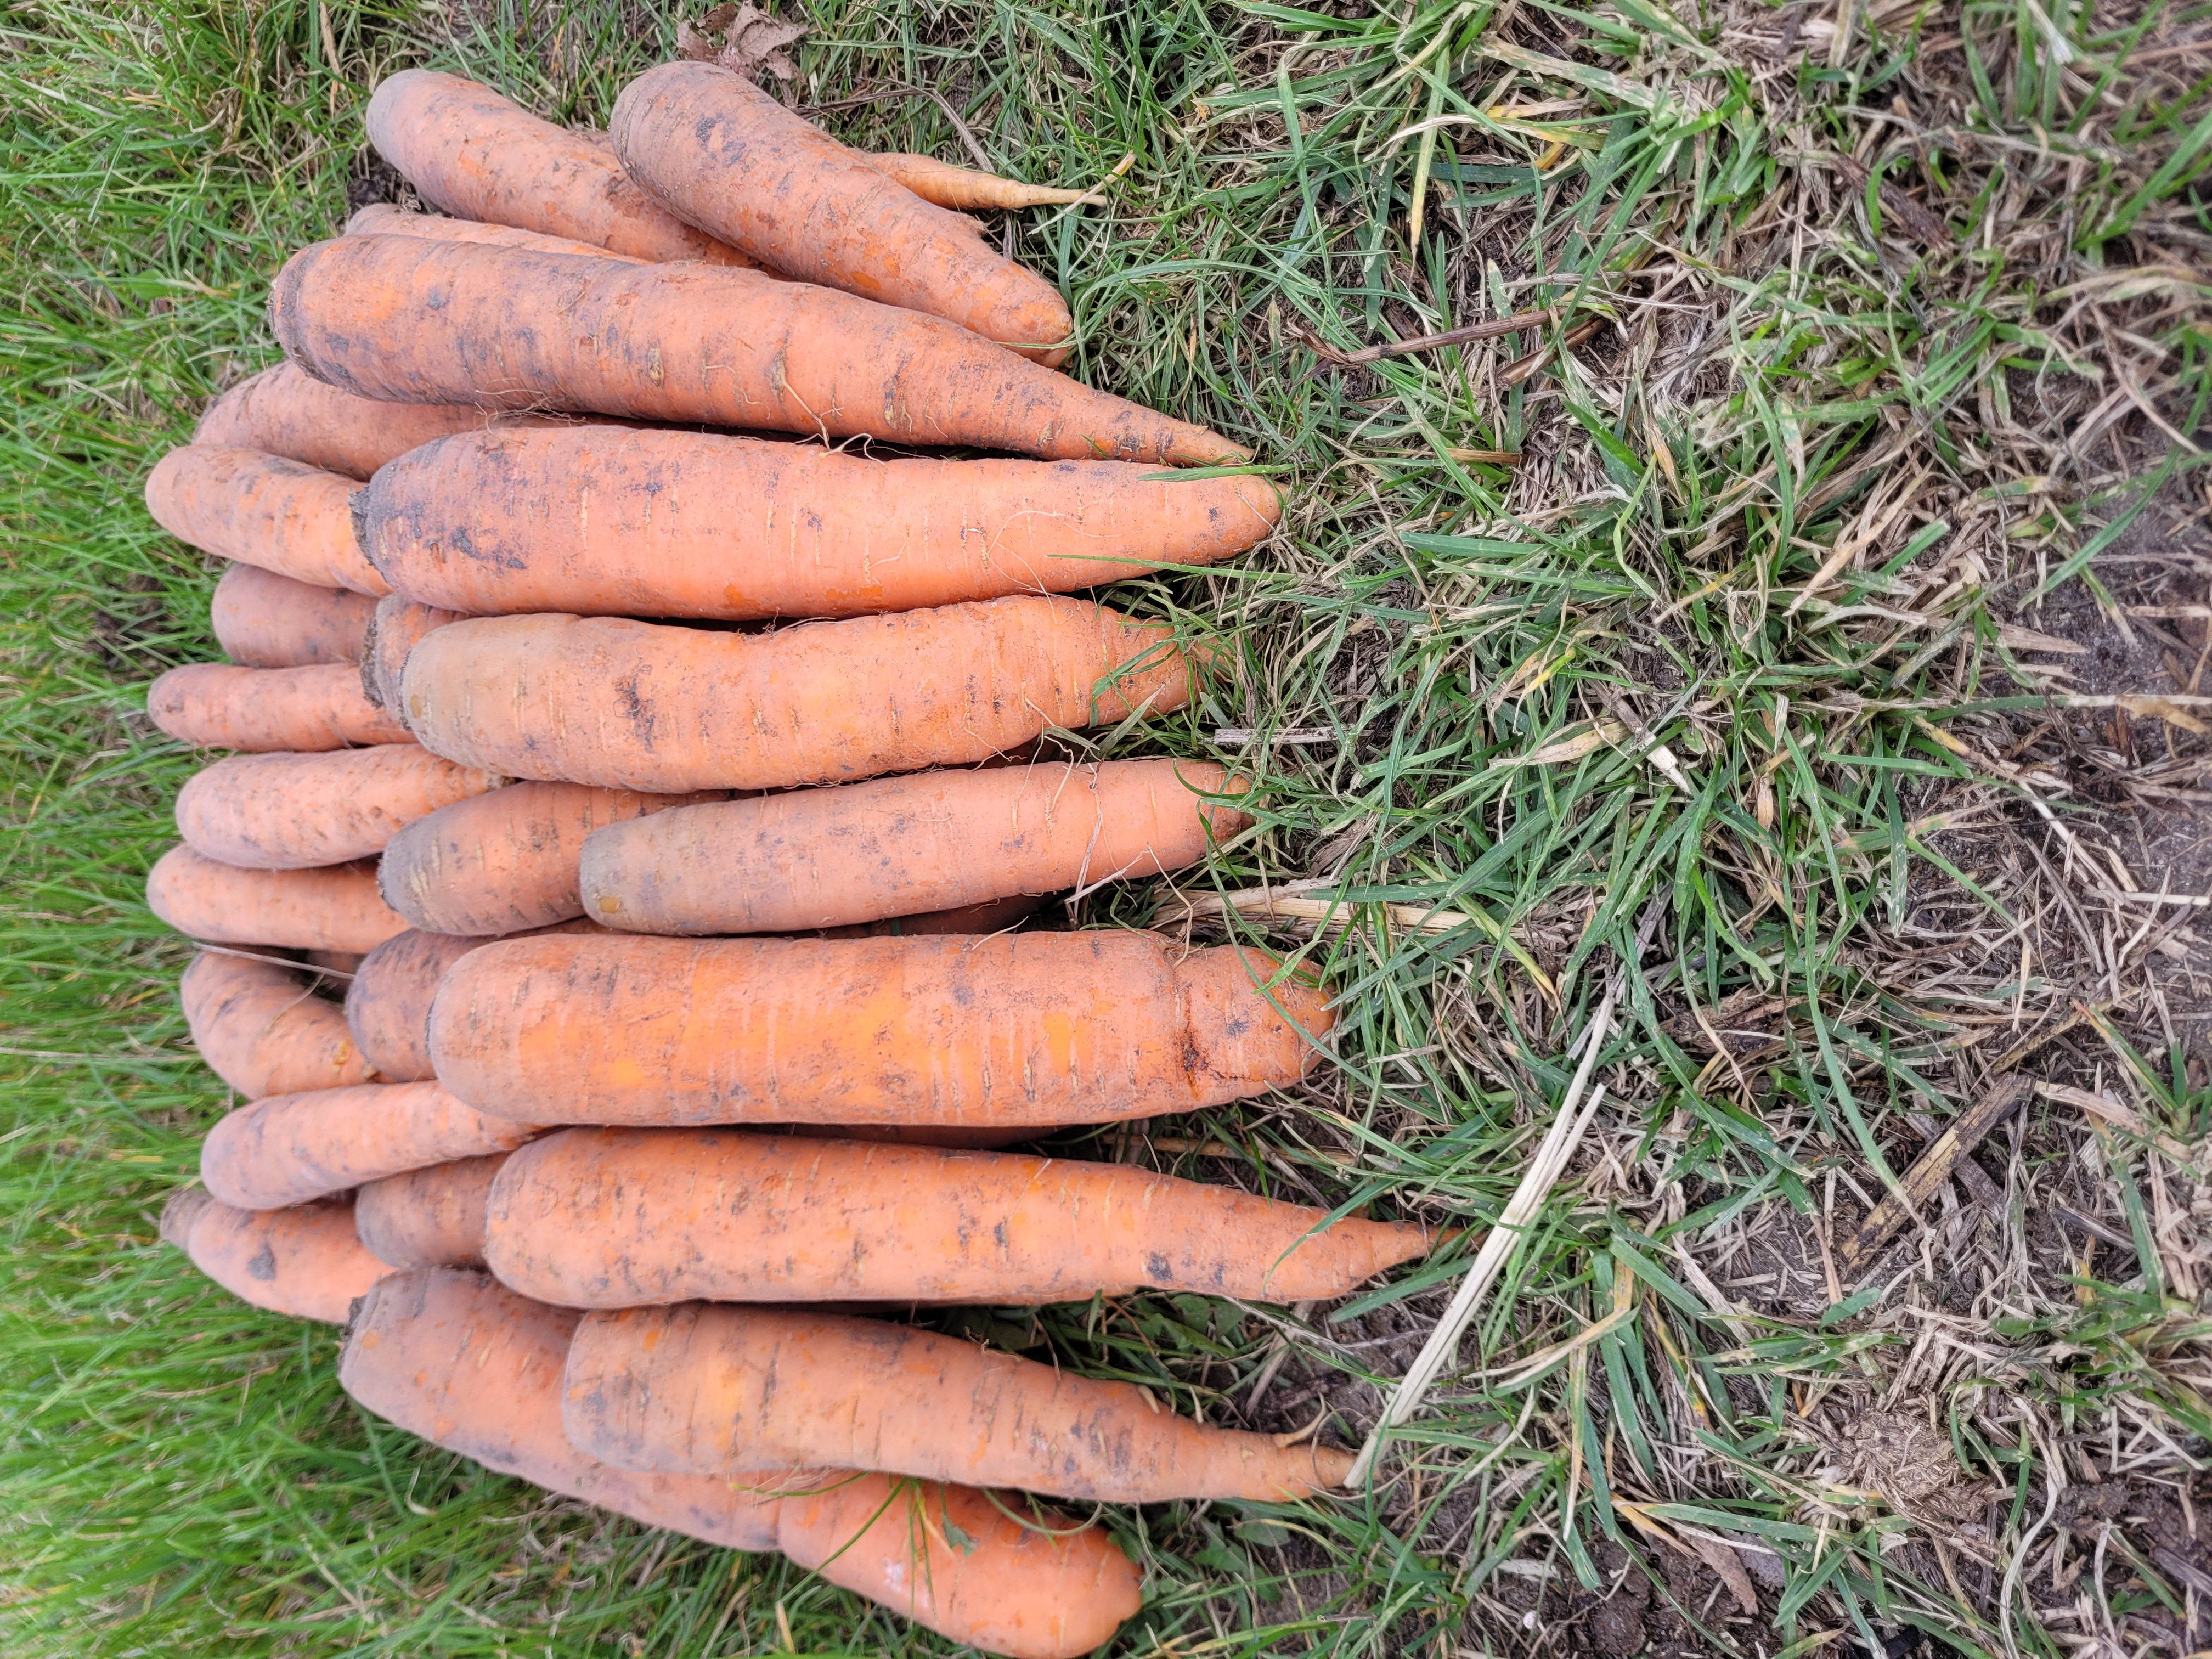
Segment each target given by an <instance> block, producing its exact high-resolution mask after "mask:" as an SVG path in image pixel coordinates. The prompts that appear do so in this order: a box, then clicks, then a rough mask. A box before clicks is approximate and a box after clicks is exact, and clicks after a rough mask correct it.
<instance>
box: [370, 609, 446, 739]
mask: <svg viewBox="0 0 2212 1659" xmlns="http://www.w3.org/2000/svg"><path fill="white" fill-rule="evenodd" d="M462 620H464V617H463V616H462V614H461V612H459V611H446V610H441V608H439V607H438V606H436V605H419V604H417V603H416V601H415V600H413V599H410V598H408V597H407V595H405V594H404V593H387V594H386V595H385V596H384V597H383V598H382V599H379V600H378V601H377V602H376V615H375V617H374V618H373V619H371V621H370V623H369V624H368V637H367V638H366V639H365V640H364V641H363V642H362V646H363V648H362V657H361V693H362V696H364V697H366V698H368V701H369V702H372V703H374V704H375V705H376V707H378V708H381V709H385V710H386V711H387V712H388V713H389V714H391V716H392V719H394V720H401V721H402V723H403V724H404V717H403V714H402V711H401V709H400V707H399V682H400V676H401V675H402V674H403V673H404V671H405V670H406V667H407V653H409V652H410V651H412V650H413V649H414V648H415V647H416V646H417V645H419V644H421V643H422V637H423V635H426V634H429V633H432V632H434V631H435V630H436V629H441V628H443V627H444V626H446V624H447V623H457V622H460V621H462Z"/></svg>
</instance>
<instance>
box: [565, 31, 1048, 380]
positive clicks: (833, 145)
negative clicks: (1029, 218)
mask: <svg viewBox="0 0 2212 1659" xmlns="http://www.w3.org/2000/svg"><path fill="white" fill-rule="evenodd" d="M607 137H608V138H610V139H611V141H612V142H613V143H614V147H615V154H616V155H619V156H620V157H621V158H622V161H623V166H624V167H628V168H629V172H630V176H631V177H632V178H634V179H636V180H637V181H638V183H639V184H641V185H643V186H644V187H645V188H646V189H647V190H648V191H652V192H653V195H655V196H657V197H659V198H660V200H661V201H662V202H663V203H665V204H666V205H667V206H668V208H669V209H670V210H671V211H672V212H674V213H675V214H676V215H677V216H678V217H679V218H682V219H684V220H685V221H686V222H689V223H691V224H694V225H696V226H698V227H699V228H700V229H702V230H703V231H705V232H707V233H708V234H709V235H712V236H714V237H717V238H719V239H720V240H722V241H724V242H727V243H728V244H730V245H731V246H733V247H740V248H743V249H744V251H745V252H748V253H750V254H751V255H752V256H753V257H754V258H757V259H758V260H759V261H760V262H761V263H762V264H765V265H769V266H771V267H773V268H774V269H775V270H780V271H782V272H783V273H785V274H786V275H787V276H796V277H798V278H799V280H800V281H801V282H806V283H821V284H823V286H825V287H828V288H837V289H845V290H846V291H847V292H848V293H851V294H858V295H862V296H864V297H865V298H867V299H870V300H874V301H880V302H881V303H883V304H884V305H890V306H898V307H902V308H903V309H905V310H908V311H921V312H927V313H930V314H932V315H933V316H938V317H942V318H944V319H945V320H947V321H948V322H953V323H957V324H958V325H960V326H962V327H963V328H966V329H970V330H973V331H975V333H977V334H980V335H981V336H982V337H984V338H985V339H987V340H996V341H998V342H1000V343H1001V344H1003V345H1010V346H1012V347H1014V348H1015V349H1018V350H1021V351H1023V352H1024V355H1026V356H1032V357H1036V358H1037V359H1039V360H1040V361H1041V362H1046V363H1057V362H1060V360H1061V359H1063V358H1064V357H1066V355H1067V348H1066V345H1065V344H1063V342H1064V341H1065V340H1066V337H1067V336H1068V334H1069V332H1070V331H1071V329H1072V328H1073V323H1072V322H1071V320H1070V319H1069V317H1068V312H1067V302H1066V301H1064V300H1062V299H1061V298H1060V295H1059V294H1058V292H1057V291H1055V290H1054V289H1053V287H1052V285H1051V284H1050V283H1047V282H1045V281H1044V280H1043V279H1042V277H1040V276H1036V275H1035V274H1034V273H1032V272H1030V271H1028V270H1024V269H1023V268H1022V267H1021V266H1020V265H1018V264H1015V263H1014V262H1013V261H1012V259H1009V258H1006V257H1005V256H1003V255H1002V254H1000V253H999V252H997V251H996V250H995V249H994V248H992V247H991V246H988V245H987V243H985V242H984V240H982V238H981V235H980V234H978V227H977V226H976V225H975V222H973V221H971V220H967V219H963V218H962V217H961V216H959V215H957V214H954V213H948V212H946V211H945V210H944V209H943V208H940V207H934V206H933V205H931V204H929V203H927V202H925V201H923V200H922V199H921V197H919V196H916V195H915V193H914V192H913V191H910V190H908V189H907V188H905V186H903V185H900V184H897V183H896V182H895V181H894V180H893V179H890V177H888V176H887V175H886V174H885V173H884V172H883V171H882V170H881V169H880V168H879V167H874V166H872V165H870V164H869V163H868V162H866V161H863V160H862V159H861V158H860V157H859V156H857V155H854V153H853V152H852V151H851V150H849V149H846V148H845V146H844V145H842V144H841V143H838V142H837V141H836V139H835V138H832V137H830V136H829V134H828V133H826V132H824V131H822V129H821V128H819V127H817V126H815V125H813V124H812V123H811V122H809V121H807V120H805V119H804V118H801V117H799V116H798V115H795V114H793V112H791V111H789V110H787V109H786V108H785V107H784V106H782V105H781V104H780V103H778V102H777V101H776V100H775V99H774V98H772V97H770V96H769V94H767V93H765V92H763V91H762V90H761V89H760V88H758V87H756V86H755V85H754V84H753V83H752V82H750V80H748V79H747V78H746V77H745V76H742V75H738V74H737V73H735V72H734V71H732V70H726V69H723V68H721V67H720V65H718V64H702V63H696V62H688V61H682V60H679V61H678V62H675V63H668V64H659V65H658V66H657V67H655V68H653V69H649V70H647V71H646V72H645V73H644V74H642V75H641V76H638V77H637V79H635V81H633V82H630V83H629V85H628V86H627V87H624V88H623V91H622V95H621V96H620V97H618V98H617V99H616V100H615V107H614V113H613V115H612V117H611V118H610V119H609V120H608V122H607Z"/></svg>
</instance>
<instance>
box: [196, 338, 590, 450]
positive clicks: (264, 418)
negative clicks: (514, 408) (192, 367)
mask: <svg viewBox="0 0 2212 1659" xmlns="http://www.w3.org/2000/svg"><path fill="white" fill-rule="evenodd" d="M570 423H571V419H570V417H568V416H559V415H537V414H516V415H501V416H487V415H486V414H485V413H484V412H483V410H480V409H477V408H476V407H475V406H474V405H473V404H446V405H439V404H395V403H386V402H384V401H382V400H380V399H378V398H356V397H355V396H354V395H353V393H351V392H341V391H339V390H338V389H337V387H336V386H325V385H324V384H323V383H322V382H321V381H320V380H316V379H314V378H313V376H311V375H309V374H307V373H306V372H305V371H304V370H303V369H301V367H300V366H299V365H298V364H297V363H290V362H286V363H279V364H277V365H276V368H264V369H263V370H262V371H261V372H260V373H259V374H255V375H252V376H250V377H249V378H247V379H246V380H240V382H239V383H238V384H237V385H236V386H233V387H231V389H230V390H229V391H228V392H224V393H223V394H222V397H220V398H216V400H215V401H214V402H213V403H211V404H209V405H208V407H207V411H206V413H204V414H203V415H202V416H200V423H199V426H198V428H197V430H196V431H194V432H193V434H192V442H193V444H194V445H196V446H197V447H203V448H211V449H258V450H261V451H264V453H268V454H270V455H282V456H283V457H284V458H285V459H288V460H294V461H299V462H301V463H302V464H303V465H307V466H313V467H320V468H321V469H322V470H323V471H326V472H340V473H343V474H344V475H345V476H346V477H349V478H366V477H368V476H369V475H370V474H371V473H373V472H374V471H376V469H377V468H378V467H380V466H382V465H384V464H385V463H386V461H388V460H390V459H392V458H393V457H394V456H397V455H404V454H405V453H407V452H408V451H409V450H410V449H412V448H414V447H416V445H418V444H426V443H428V442H429V441H431V440H432V439H433V438H444V437H449V436H451V435H453V434H454V433H457V432H480V431H483V429H485V428H486V426H487V424H496V425H498V426H500V427H504V428H514V427H524V426H565V425H568V424H570Z"/></svg>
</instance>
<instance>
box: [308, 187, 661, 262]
mask: <svg viewBox="0 0 2212 1659" xmlns="http://www.w3.org/2000/svg"><path fill="white" fill-rule="evenodd" d="M345 234H347V235H349V236H428V237H429V238H431V239H432V240H436V241H441V242H477V243H480V244H483V245H484V246H490V247H522V248H530V249H532V250H534V251H535V252H539V253H580V254H583V255H585V256H586V258H599V259H621V258H629V255H626V254H621V253H610V252H608V251H607V250H606V249H605V248H603V247H598V246H593V245H592V243H590V242H578V241H574V240H570V239H569V238H568V237H566V236H547V235H544V234H540V233H539V232H538V231H534V230H518V229H517V228H515V227H514V226H513V225H485V224H478V223H477V222H476V221H475V220H473V219H455V218H452V217H449V216H447V215H445V214H442V213H410V212H408V211H407V210H405V209H404V208H397V207H394V206H392V204H391V203H389V202H372V203H370V204H368V206H367V207H365V208H362V210H360V211H359V212H357V213H356V214H355V215H354V216H353V217H352V218H350V219H349V220H347V221H346V228H345ZM635 263H637V264H650V263H652V262H651V261H650V260H646V259H639V260H637V261H635Z"/></svg>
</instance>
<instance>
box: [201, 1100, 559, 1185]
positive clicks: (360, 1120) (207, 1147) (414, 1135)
mask: <svg viewBox="0 0 2212 1659" xmlns="http://www.w3.org/2000/svg"><path fill="white" fill-rule="evenodd" d="M536 1133H538V1131H537V1129H536V1128H535V1127H532V1125H530V1124H527V1123H517V1122H514V1121H511V1120H509V1119H507V1118H499V1117H493V1116H491V1115H489V1114H486V1113H483V1112H480V1111H478V1110H477V1109H476V1108H474V1107H473V1106H471V1105H469V1104H468V1103H466V1102H465V1101H461V1100H458V1099H456V1098H454V1097H453V1095H451V1094H449V1093H447V1091H445V1090H444V1089H441V1088H440V1087H439V1086H438V1085H436V1084H435V1083H361V1084H356V1085H352V1086H351V1087H349V1088H343V1089H318V1090H316V1091H313V1093H311V1094H299V1095H270V1096H269V1097H266V1098H265V1099H262V1100H257V1101H255V1102H253V1103H252V1104H251V1105H246V1106H240V1107H239V1108H237V1109H235V1110H234V1111H232V1112H231V1113H230V1114H229V1115H228V1116H226V1117H225V1118H224V1119H223V1120H222V1121H221V1122H220V1123H217V1124H216V1126H215V1127H214V1128H212V1129H210V1130H209V1131H208V1134H207V1139H205V1140H204V1141H202V1142H201V1143H200V1180H201V1182H203V1183H204V1185H205V1186H206V1188H207V1189H208V1190H209V1191H210V1192H211V1193H213V1194H215V1195H216V1197H217V1198H219V1199H221V1200H222V1201H223V1202H224V1203H226V1204H234V1205H236V1206H238V1207H239V1208H240V1209H241V1210H275V1209H281V1208H283V1206H286V1205H288V1204H305V1203H307V1202H308V1201H310V1200H313V1199H318V1198H327V1197H329V1196H330V1195H331V1194H333V1193H343V1192H349V1191H350V1190H352V1189H353V1188H356V1187H358V1186H360V1185H362V1183H363V1182H369V1181H380V1180H382V1179H383V1178H384V1177H385V1176H395V1175H404V1174H405V1173H406V1172H407V1171H408V1170H423V1169H428V1167H429V1166H430V1165H432V1164H447V1163H450V1162H452V1161H453V1159H455V1158H481V1157H483V1156H484V1155H485V1154H487V1153H489V1152H512V1151H513V1149H514V1148H515V1147H517V1146H520V1145H522V1143H523V1142H524V1141H526V1140H527V1139H530V1138H531V1137H532V1135H534V1134H536Z"/></svg>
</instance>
